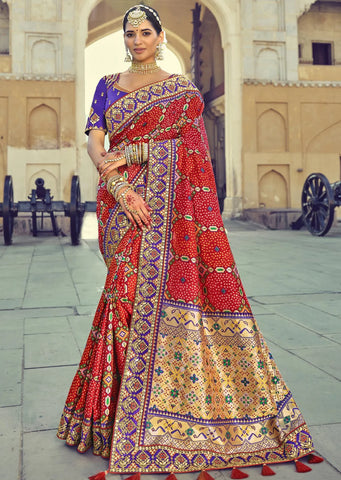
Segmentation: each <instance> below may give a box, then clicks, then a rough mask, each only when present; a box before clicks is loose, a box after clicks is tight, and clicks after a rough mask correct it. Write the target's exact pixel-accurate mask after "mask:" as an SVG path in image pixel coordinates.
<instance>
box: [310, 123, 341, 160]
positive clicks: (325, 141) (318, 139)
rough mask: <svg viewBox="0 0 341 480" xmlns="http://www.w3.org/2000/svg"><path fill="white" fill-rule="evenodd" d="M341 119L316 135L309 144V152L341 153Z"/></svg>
mask: <svg viewBox="0 0 341 480" xmlns="http://www.w3.org/2000/svg"><path fill="white" fill-rule="evenodd" d="M340 138H341V120H340V121H338V122H336V123H334V124H333V125H330V126H329V127H327V128H325V129H324V130H322V131H321V132H319V133H318V134H317V135H315V136H314V137H313V138H312V139H311V140H310V142H309V143H308V145H307V152H309V153H340V151H341V147H340Z"/></svg>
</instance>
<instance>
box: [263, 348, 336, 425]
mask: <svg viewBox="0 0 341 480" xmlns="http://www.w3.org/2000/svg"><path fill="white" fill-rule="evenodd" d="M267 343H268V345H269V347H270V350H271V353H272V354H273V356H274V359H275V362H276V364H277V366H278V368H279V371H280V372H281V374H282V375H283V377H284V381H285V382H286V384H287V386H288V388H289V389H290V390H291V391H292V393H293V396H294V398H295V400H296V402H297V404H298V406H299V408H300V409H301V411H302V413H303V416H304V418H305V420H306V422H307V424H308V425H320V424H321V425H322V424H327V423H341V409H340V402H339V398H340V396H341V382H338V381H337V380H335V378H333V377H330V376H329V375H328V374H326V373H325V372H322V371H321V370H320V369H318V368H316V367H315V366H313V365H311V364H309V363H307V362H306V361H304V360H302V359H301V358H299V357H297V356H296V355H294V354H293V353H291V352H287V351H286V350H283V349H282V348H280V347H279V346H276V345H274V344H273V343H272V342H267Z"/></svg>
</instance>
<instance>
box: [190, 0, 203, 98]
mask: <svg viewBox="0 0 341 480" xmlns="http://www.w3.org/2000/svg"><path fill="white" fill-rule="evenodd" d="M200 11H201V6H200V5H199V4H198V3H196V4H195V8H193V9H192V13H193V22H192V23H193V34H192V48H191V73H192V80H193V82H194V83H195V85H196V86H197V87H198V88H199V90H201V89H202V85H201V63H202V62H201V60H200V52H201V50H202V47H201V46H200V39H201V34H200V26H201V21H200Z"/></svg>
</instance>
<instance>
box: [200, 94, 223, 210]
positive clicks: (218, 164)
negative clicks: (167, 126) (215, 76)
mask: <svg viewBox="0 0 341 480" xmlns="http://www.w3.org/2000/svg"><path fill="white" fill-rule="evenodd" d="M205 116H206V117H208V119H209V120H210V121H211V122H213V132H212V133H213V135H210V136H209V137H210V138H209V141H210V150H211V156H212V165H213V170H214V176H215V181H216V187H217V195H218V200H219V207H220V212H222V211H223V209H224V200H225V198H226V166H225V164H226V159H225V102H224V96H220V97H219V98H216V99H214V100H212V101H211V102H209V103H208V104H207V105H206V109H205Z"/></svg>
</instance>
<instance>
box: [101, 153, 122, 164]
mask: <svg viewBox="0 0 341 480" xmlns="http://www.w3.org/2000/svg"><path fill="white" fill-rule="evenodd" d="M124 158H125V155H124V154H122V155H120V156H119V157H115V158H107V159H106V160H104V163H115V162H119V161H120V160H123V159H124Z"/></svg>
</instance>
